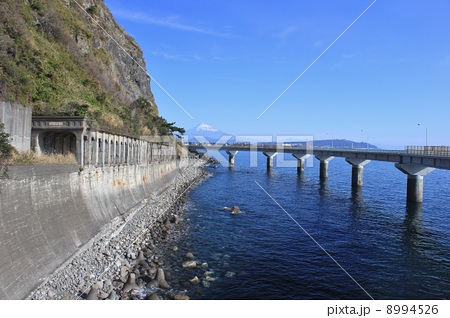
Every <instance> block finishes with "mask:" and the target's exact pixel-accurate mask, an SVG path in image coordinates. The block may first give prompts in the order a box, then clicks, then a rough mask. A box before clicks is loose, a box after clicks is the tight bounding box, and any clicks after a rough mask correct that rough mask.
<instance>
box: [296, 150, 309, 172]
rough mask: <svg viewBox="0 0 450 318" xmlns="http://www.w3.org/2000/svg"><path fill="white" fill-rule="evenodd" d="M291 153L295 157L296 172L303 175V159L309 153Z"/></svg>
mask: <svg viewBox="0 0 450 318" xmlns="http://www.w3.org/2000/svg"><path fill="white" fill-rule="evenodd" d="M292 155H293V156H294V157H295V158H297V174H298V175H303V173H304V172H305V160H306V159H308V158H309V156H310V155H300V154H296V153H293V154H292Z"/></svg>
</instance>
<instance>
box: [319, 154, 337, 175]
mask: <svg viewBox="0 0 450 318" xmlns="http://www.w3.org/2000/svg"><path fill="white" fill-rule="evenodd" d="M316 159H317V160H319V161H320V180H326V179H328V164H329V162H330V161H331V160H333V159H334V156H326V155H325V156H319V155H316Z"/></svg>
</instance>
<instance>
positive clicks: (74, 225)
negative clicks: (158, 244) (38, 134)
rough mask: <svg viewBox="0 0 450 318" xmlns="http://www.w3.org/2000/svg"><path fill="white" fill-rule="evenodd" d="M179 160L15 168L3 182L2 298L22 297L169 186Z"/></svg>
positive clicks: (0, 227) (0, 208)
mask: <svg viewBox="0 0 450 318" xmlns="http://www.w3.org/2000/svg"><path fill="white" fill-rule="evenodd" d="M177 173H178V167H177V163H176V162H165V163H159V164H158V163H152V164H151V165H148V166H120V167H105V168H103V169H101V168H95V167H92V168H86V169H85V170H83V171H81V172H80V171H79V168H78V166H75V165H65V166H41V167H38V166H31V167H11V168H10V172H9V175H10V179H7V180H2V181H1V183H0V255H1V257H0V298H1V299H23V298H26V297H27V296H28V295H29V294H30V293H31V291H32V290H34V289H35V288H36V287H37V286H39V285H40V284H41V283H42V282H43V281H44V280H45V279H46V278H47V277H48V276H49V275H50V274H52V273H53V272H54V271H55V270H57V269H58V268H59V267H60V266H61V265H62V264H63V263H64V262H66V261H67V260H68V259H70V258H71V257H72V256H73V255H74V254H76V253H77V252H78V251H80V249H81V248H82V247H83V246H85V245H86V244H88V243H89V242H90V241H91V240H92V238H94V237H95V236H96V235H98V234H99V233H101V232H102V231H104V230H105V229H107V228H109V227H110V224H111V221H112V220H114V219H116V218H118V217H122V218H123V217H126V215H127V212H129V211H130V209H132V208H133V207H135V206H136V205H138V204H140V202H142V200H144V199H145V198H147V197H148V196H149V195H151V194H152V193H153V192H161V191H163V190H164V189H166V188H167V187H168V186H169V185H170V183H171V181H173V179H174V178H175V176H176V174H177Z"/></svg>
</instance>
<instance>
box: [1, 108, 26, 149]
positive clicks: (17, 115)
mask: <svg viewBox="0 0 450 318" xmlns="http://www.w3.org/2000/svg"><path fill="white" fill-rule="evenodd" d="M0 122H2V123H3V124H4V125H5V131H6V132H7V133H8V134H10V135H11V144H12V145H13V146H14V147H15V148H16V149H17V150H19V151H28V150H30V145H31V108H27V107H24V106H22V105H19V104H15V103H9V102H2V101H0Z"/></svg>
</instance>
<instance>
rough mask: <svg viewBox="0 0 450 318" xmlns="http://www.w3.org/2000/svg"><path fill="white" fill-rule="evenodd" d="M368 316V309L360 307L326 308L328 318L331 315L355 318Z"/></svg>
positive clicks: (336, 306)
mask: <svg viewBox="0 0 450 318" xmlns="http://www.w3.org/2000/svg"><path fill="white" fill-rule="evenodd" d="M368 314H370V307H366V306H360V307H354V306H338V305H335V306H330V307H328V314H327V315H328V316H332V315H356V316H366V315H368Z"/></svg>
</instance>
